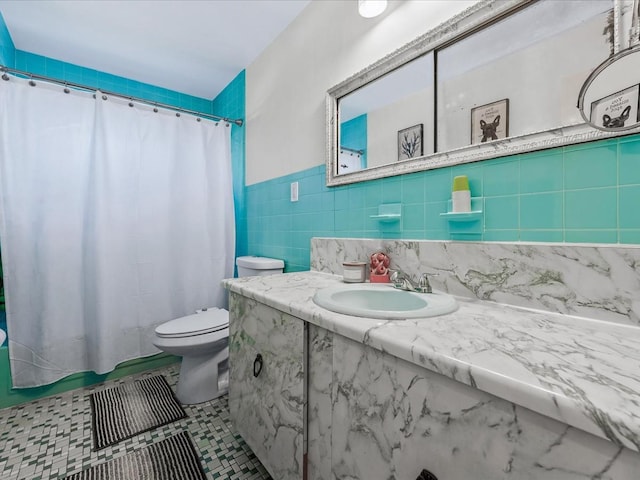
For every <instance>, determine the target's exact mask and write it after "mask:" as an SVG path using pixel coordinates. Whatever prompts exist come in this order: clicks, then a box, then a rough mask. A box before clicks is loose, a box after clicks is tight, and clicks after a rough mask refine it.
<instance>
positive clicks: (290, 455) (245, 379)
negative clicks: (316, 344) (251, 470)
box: [229, 293, 306, 480]
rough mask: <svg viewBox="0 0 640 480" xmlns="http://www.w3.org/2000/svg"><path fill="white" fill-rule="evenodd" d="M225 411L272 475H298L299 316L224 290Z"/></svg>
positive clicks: (301, 394)
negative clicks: (226, 307) (226, 299)
mask: <svg viewBox="0 0 640 480" xmlns="http://www.w3.org/2000/svg"><path fill="white" fill-rule="evenodd" d="M229 320H230V321H229V358H230V361H229V411H230V415H231V418H232V420H233V424H234V426H235V428H236V429H237V430H238V432H239V433H240V435H242V438H243V439H244V440H245V442H246V443H247V445H249V447H250V448H251V450H253V452H254V453H255V454H256V456H257V457H258V458H259V459H260V461H261V462H262V464H263V465H264V466H265V468H266V469H267V470H268V471H269V473H270V474H271V476H272V477H273V478H277V479H281V480H294V479H302V468H303V429H304V402H305V388H304V362H305V358H306V354H305V350H304V345H305V343H306V342H305V341H304V331H305V326H304V322H302V320H299V319H297V318H295V317H292V316H291V315H288V314H286V313H283V312H280V311H278V310H276V309H273V308H271V307H268V306H266V305H263V304H261V303H258V302H256V301H254V300H251V299H249V298H245V297H242V296H240V295H237V294H235V293H230V294H229Z"/></svg>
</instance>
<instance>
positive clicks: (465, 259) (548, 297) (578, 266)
mask: <svg viewBox="0 0 640 480" xmlns="http://www.w3.org/2000/svg"><path fill="white" fill-rule="evenodd" d="M376 251H382V252H384V253H386V254H387V255H389V257H390V258H391V268H392V269H400V270H402V271H403V272H405V273H407V274H409V275H411V276H413V277H417V276H418V275H419V274H421V273H428V274H431V284H432V286H433V288H434V289H437V290H442V291H445V292H448V293H451V294H453V295H459V296H464V297H469V298H478V299H480V300H489V301H493V302H498V303H506V304H510V305H516V306H520V307H527V308H536V309H541V310H546V311H551V312H558V313H564V314H569V315H578V316H581V317H587V318H593V319H597V320H604V321H609V322H616V323H619V324H625V325H633V326H640V247H639V246H631V245H585V244H568V243H549V244H545V243H498V242H495V243H493V242H451V241H434V240H384V239H352V238H313V239H312V240H311V270H314V271H318V272H325V273H333V274H337V275H341V274H342V262H344V261H363V262H367V263H368V261H369V260H368V259H369V256H370V255H371V254H372V253H373V252H376Z"/></svg>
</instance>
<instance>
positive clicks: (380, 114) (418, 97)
mask: <svg viewBox="0 0 640 480" xmlns="http://www.w3.org/2000/svg"><path fill="white" fill-rule="evenodd" d="M338 115H339V119H340V121H339V124H340V130H339V139H340V151H339V152H340V160H339V162H338V169H337V171H338V175H341V174H345V173H352V172H355V171H357V170H360V169H361V168H371V167H377V166H381V165H386V164H389V163H393V162H396V161H398V160H401V159H407V158H413V157H417V156H420V155H426V154H428V153H433V133H432V132H433V129H432V128H431V129H430V128H428V127H429V126H431V125H432V124H433V54H432V53H429V54H427V55H424V56H422V57H420V58H417V59H416V60H414V61H412V62H410V63H407V64H406V65H404V66H402V67H400V68H398V69H397V70H394V71H393V72H391V73H389V74H388V75H385V76H383V77H381V78H379V79H377V80H376V81H374V82H371V83H369V84H367V85H365V86H364V87H362V88H360V89H358V90H356V91H354V92H352V93H350V94H349V95H346V96H344V97H342V98H340V99H338ZM419 125H423V128H422V132H425V133H427V132H429V133H428V134H427V135H426V136H425V135H424V133H423V134H422V135H421V136H418V135H417V134H416V132H417V131H418V130H419V129H418V128H416V129H414V130H410V131H406V132H403V131H404V130H406V129H408V128H411V127H415V126H419ZM405 137H406V138H405ZM403 142H404V146H405V147H406V148H405V149H404V150H403ZM416 148H418V149H416ZM354 152H362V153H361V156H360V158H358V159H354V160H353V161H352V162H351V163H350V162H349V159H350V158H353V157H354V155H353V153H354ZM409 155H411V157H409Z"/></svg>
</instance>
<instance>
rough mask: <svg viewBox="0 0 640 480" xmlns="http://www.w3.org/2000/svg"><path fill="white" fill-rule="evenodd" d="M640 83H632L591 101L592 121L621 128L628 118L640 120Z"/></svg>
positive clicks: (604, 126) (607, 126)
mask: <svg viewBox="0 0 640 480" xmlns="http://www.w3.org/2000/svg"><path fill="white" fill-rule="evenodd" d="M639 102H640V84H639V85H632V86H630V87H627V88H625V89H622V90H620V91H619V92H616V93H614V94H612V95H607V96H606V97H603V98H601V99H599V100H596V101H594V102H592V103H591V114H590V117H589V120H590V121H591V123H593V124H595V125H597V126H599V127H601V128H605V129H606V128H611V129H615V128H621V127H624V124H625V122H626V121H627V120H629V119H631V121H632V122H638V121H640V106H639Z"/></svg>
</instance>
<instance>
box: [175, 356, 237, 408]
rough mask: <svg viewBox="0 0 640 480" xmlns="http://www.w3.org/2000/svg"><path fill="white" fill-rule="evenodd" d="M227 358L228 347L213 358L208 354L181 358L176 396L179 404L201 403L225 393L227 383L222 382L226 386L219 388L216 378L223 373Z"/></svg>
mask: <svg viewBox="0 0 640 480" xmlns="http://www.w3.org/2000/svg"><path fill="white" fill-rule="evenodd" d="M228 358H229V347H225V348H224V349H223V350H221V351H220V352H218V353H217V354H216V355H213V356H212V355H211V353H208V354H205V355H193V356H187V357H182V365H181V366H180V376H179V377H178V392H177V394H176V396H177V397H178V400H180V403H182V404H185V405H192V404H195V403H202V402H206V401H208V400H213V399H214V398H217V397H219V396H221V395H224V394H225V393H227V388H228V382H222V383H223V384H224V383H227V385H221V386H220V388H219V386H218V379H219V378H218V377H219V376H223V374H224V373H225V366H226V365H227V362H226V360H227V359H228ZM221 367H222V368H221Z"/></svg>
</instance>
